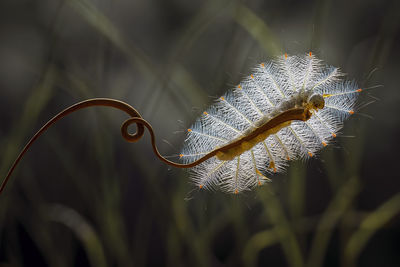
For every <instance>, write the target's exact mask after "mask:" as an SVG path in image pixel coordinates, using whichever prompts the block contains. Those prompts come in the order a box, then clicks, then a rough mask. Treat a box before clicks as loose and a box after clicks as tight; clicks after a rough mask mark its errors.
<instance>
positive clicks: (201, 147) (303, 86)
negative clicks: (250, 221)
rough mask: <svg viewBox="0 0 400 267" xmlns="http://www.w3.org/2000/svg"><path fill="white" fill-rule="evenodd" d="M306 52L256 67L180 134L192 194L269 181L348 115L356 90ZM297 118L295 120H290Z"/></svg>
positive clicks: (310, 150)
mask: <svg viewBox="0 0 400 267" xmlns="http://www.w3.org/2000/svg"><path fill="white" fill-rule="evenodd" d="M341 76H343V75H342V74H341V72H340V71H339V69H338V68H336V67H332V66H327V65H325V64H324V63H323V62H322V61H321V60H319V59H317V58H316V57H315V56H314V55H313V54H312V53H311V52H310V53H308V54H306V55H298V56H288V55H287V54H285V55H282V56H280V57H277V58H276V59H274V60H272V61H270V62H268V63H261V64H259V65H258V66H257V67H256V68H255V69H254V71H253V73H252V74H251V75H250V76H249V77H247V78H245V79H244V80H243V81H242V82H240V84H239V85H238V86H237V87H235V88H233V89H231V90H229V91H227V92H226V93H225V94H224V95H223V96H221V97H220V98H219V99H218V100H217V101H216V103H215V104H213V105H212V106H210V107H209V108H208V109H207V110H206V111H204V113H203V114H202V116H200V117H199V118H198V119H197V120H196V121H195V123H194V124H193V125H192V126H191V127H190V128H189V129H188V130H187V138H186V139H185V142H184V147H183V150H182V152H181V154H180V155H179V157H180V159H181V160H182V161H183V162H184V163H191V162H193V161H196V160H198V159H199V158H201V157H203V156H204V155H206V154H208V153H210V152H213V151H214V152H216V153H215V156H214V157H212V158H210V159H208V160H206V161H204V162H202V163H200V164H199V165H197V166H195V167H193V168H191V169H190V173H191V178H192V180H193V182H194V183H195V184H196V185H197V186H198V187H199V188H207V189H220V190H222V191H225V192H229V193H239V192H241V191H244V190H250V189H252V188H254V187H255V186H259V185H262V184H264V183H265V182H268V181H270V179H269V178H268V176H269V175H270V174H273V173H276V172H281V171H283V170H285V168H286V167H287V166H288V161H290V160H293V159H299V158H307V157H312V156H313V155H315V153H316V152H317V151H319V150H320V149H321V148H322V147H324V146H327V145H328V144H329V142H331V140H332V139H333V138H335V137H336V135H337V133H338V131H339V130H340V129H341V128H342V126H343V121H344V120H345V119H346V118H347V117H348V116H349V115H351V114H353V113H354V106H355V102H356V99H357V94H358V93H359V92H361V91H362V90H361V89H359V88H358V87H357V85H356V83H355V82H352V81H345V80H343V79H341ZM296 110H301V111H302V112H303V111H304V112H303V114H302V116H301V119H292V117H291V114H292V113H295V112H297V111H296Z"/></svg>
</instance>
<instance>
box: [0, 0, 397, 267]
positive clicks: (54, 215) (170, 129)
mask: <svg viewBox="0 0 400 267" xmlns="http://www.w3.org/2000/svg"><path fill="white" fill-rule="evenodd" d="M399 14H400V4H399V2H398V1H396V0H392V1H389V0H387V1H379V0H367V1H333V0H315V1H311V0H310V1H279V0H274V1H261V0H248V1H238V0H208V1H200V0H193V1H192V0H190V1H189V0H150V1H146V0H131V1H130V0H117V1H111V0H108V1H107V0H1V2H0V121H1V124H0V155H1V157H0V158H1V160H0V176H1V177H4V176H5V174H6V172H7V170H8V168H9V167H10V165H11V163H12V162H13V160H14V159H15V157H16V156H17V154H18V152H19V150H20V149H21V148H22V147H23V145H24V144H25V143H26V142H27V140H28V139H29V138H30V137H31V136H32V135H33V134H34V132H35V131H36V130H37V129H39V128H40V127H41V125H43V124H44V123H45V122H46V121H47V120H48V119H50V118H51V117H52V116H53V115H54V114H56V113H57V112H59V111H60V110H62V109H63V108H65V107H67V106H69V105H71V104H73V103H76V102H79V101H81V100H84V99H87V98H93V97H110V98H115V99H120V100H123V101H126V102H128V103H130V104H131V105H132V106H134V107H135V108H137V109H138V110H139V111H140V112H141V114H142V115H143V117H144V118H145V119H146V120H148V121H149V122H150V123H151V124H152V125H153V127H154V130H155V132H156V135H157V137H158V146H159V149H160V150H161V151H162V154H163V155H168V156H172V157H171V159H173V160H177V157H176V155H178V154H179V151H180V149H181V145H182V143H183V140H184V138H185V132H184V130H185V129H186V128H187V127H189V126H190V125H191V123H193V121H194V120H195V119H196V117H197V116H198V115H199V114H201V112H202V111H203V110H204V109H205V108H206V107H207V106H208V105H210V104H211V103H212V102H213V101H214V99H215V98H216V97H218V96H220V95H221V94H223V93H224V92H225V91H226V90H228V89H229V88H230V87H232V86H233V85H235V84H237V83H238V82H239V81H240V80H241V79H242V78H243V77H244V76H245V75H248V74H249V73H250V71H251V68H252V67H253V66H254V65H255V64H257V63H260V62H262V61H266V60H269V59H270V58H272V57H273V56H275V55H279V54H281V53H284V52H287V53H288V54H302V53H306V52H308V51H312V52H313V53H314V54H315V55H317V56H318V57H319V58H321V59H323V60H324V61H325V62H327V63H328V64H330V65H333V66H339V67H340V68H341V69H342V71H343V72H345V73H347V78H348V79H354V80H356V81H357V82H358V83H359V85H360V87H362V88H366V87H371V86H377V85H383V87H378V88H375V89H371V90H368V91H366V92H365V93H363V96H362V97H361V101H360V103H361V104H363V103H370V102H371V101H373V103H371V104H369V105H367V106H366V107H364V108H362V109H361V110H360V112H359V113H357V114H355V115H354V116H352V117H351V118H350V120H348V121H347V122H346V124H345V128H344V129H343V133H342V136H341V137H338V138H337V139H336V142H335V144H334V145H331V146H329V147H328V148H326V149H324V150H323V151H321V153H320V154H319V155H318V156H317V157H314V158H312V159H310V160H308V161H305V162H301V161H296V162H292V163H291V166H290V168H289V169H288V170H287V172H286V173H284V174H282V175H277V176H274V177H272V179H273V182H272V183H271V184H269V185H267V186H264V187H262V188H258V189H256V190H254V191H253V192H246V193H243V194H240V195H227V194H223V193H220V192H207V191H204V190H198V189H196V188H195V187H194V186H193V185H191V184H190V181H189V179H188V174H187V172H186V171H184V170H179V169H174V168H170V167H167V166H165V165H164V164H162V163H161V162H159V161H158V160H156V158H155V156H154V155H153V154H152V151H151V147H150V143H149V141H150V140H149V137H148V136H147V135H145V137H144V138H143V139H142V140H141V141H140V142H139V143H136V144H129V143H126V142H125V141H124V140H123V139H122V138H121V136H120V134H119V127H120V125H121V123H122V122H123V121H124V120H125V119H126V116H125V115H124V114H121V112H119V111H113V110H109V109H107V108H93V109H91V110H84V111H79V112H78V113H75V114H73V115H71V116H69V117H68V118H66V119H64V120H63V121H61V122H59V123H58V124H56V125H55V126H54V127H52V128H51V129H50V130H49V131H48V132H46V134H45V135H44V136H42V137H41V138H40V139H39V140H38V141H37V142H36V143H35V145H34V146H33V147H32V149H31V150H30V151H29V152H28V153H27V155H26V157H25V158H24V159H23V161H22V162H21V163H20V165H19V166H18V168H17V171H16V172H15V173H14V175H13V177H12V178H11V181H10V183H9V185H8V187H7V188H6V190H5V192H4V193H3V195H1V196H0V266H60V267H63V266H96V267H97V266H193V267H194V266H293V267H295V266H296V267H297V266H400V254H399V253H398V252H399V251H400V245H399V240H400V228H399V226H400V218H399V214H400V181H399V178H400V177H399V174H398V173H399V172H398V168H397V167H398V165H399V156H398V155H399V151H400V145H399V141H398V140H399V136H400V123H399V122H400V116H399V114H400V105H399V103H400V90H399V86H398V85H399V71H400V64H399V60H400V52H399V48H400V43H399V41H400V34H399V24H400V15H399ZM132 130H134V129H132Z"/></svg>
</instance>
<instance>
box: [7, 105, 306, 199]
mask: <svg viewBox="0 0 400 267" xmlns="http://www.w3.org/2000/svg"><path fill="white" fill-rule="evenodd" d="M95 106H103V107H112V108H115V109H119V110H121V111H124V112H125V113H127V114H128V115H129V116H131V118H129V119H127V120H126V121H125V122H124V123H123V124H122V126H121V135H122V137H123V138H124V139H125V140H126V141H127V142H131V143H135V142H137V141H139V140H140V138H142V136H143V134H144V128H145V127H146V128H147V130H148V131H149V133H150V136H151V145H152V148H153V152H154V154H155V155H156V156H157V157H158V158H159V159H160V160H161V161H162V162H164V163H166V164H168V165H171V166H173V167H177V168H192V167H194V166H196V165H198V164H200V163H202V162H204V161H206V160H207V159H209V158H212V157H214V156H215V155H217V152H225V151H228V150H229V149H231V148H233V147H236V146H240V145H241V144H242V143H243V142H246V141H248V140H251V139H252V138H254V137H255V136H256V135H258V134H260V133H261V132H263V131H267V130H268V129H272V128H274V127H276V126H277V125H279V124H281V123H284V122H287V121H292V120H302V121H306V120H308V119H309V117H310V115H311V114H310V113H309V111H308V110H307V109H304V108H296V109H291V110H288V111H286V112H283V113H281V114H280V115H279V116H276V117H274V118H273V119H271V120H270V121H268V122H267V123H265V124H264V125H263V126H261V127H259V128H258V129H257V130H256V131H254V132H253V133H252V134H250V135H246V136H244V137H243V138H240V139H237V140H236V141H233V142H231V143H228V144H227V145H224V146H221V147H219V148H216V149H215V150H213V151H211V152H209V153H208V154H206V155H204V156H203V157H201V158H199V159H198V160H196V161H194V162H191V163H188V164H181V163H176V162H173V161H170V160H168V159H166V158H165V157H163V156H162V155H161V154H160V152H159V151H158V149H157V145H156V138H155V134H154V131H153V127H152V126H151V125H150V123H148V122H147V121H146V120H144V119H143V118H142V116H141V115H140V114H139V112H138V111H137V110H136V109H135V108H133V107H132V106H131V105H129V104H127V103H125V102H123V101H119V100H116V99H111V98H93V99H88V100H84V101H82V102H79V103H76V104H74V105H72V106H70V107H68V108H66V109H64V110H63V111H61V112H60V113H58V114H57V115H55V116H54V117H53V118H52V119H50V120H49V121H48V122H47V123H46V124H45V125H43V126H42V128H40V129H39V131H37V132H36V133H35V135H34V136H33V137H32V138H31V139H30V140H29V142H28V143H27V144H26V145H25V147H24V148H23V149H22V151H21V152H20V154H19V155H18V157H17V158H16V159H15V161H14V163H13V165H12V166H11V168H10V170H9V171H8V173H7V176H6V177H5V178H4V180H3V182H2V184H1V186H0V194H1V193H2V192H3V190H4V188H5V186H6V185H7V182H8V181H9V179H10V177H11V175H12V173H13V171H14V170H15V168H16V167H17V165H18V163H19V162H20V161H21V159H22V157H23V156H24V155H25V153H26V152H27V151H28V149H29V148H30V147H31V146H32V144H33V143H34V142H35V141H36V140H37V139H38V138H39V136H41V135H42V134H43V133H44V132H45V131H46V130H47V129H48V128H49V127H50V126H51V125H53V124H54V123H56V122H57V121H59V120H60V119H62V118H64V117H65V116H67V115H69V114H71V113H73V112H75V111H78V110H81V109H84V108H88V107H95ZM132 124H136V132H135V133H133V134H132V133H129V131H128V128H129V126H130V125H132Z"/></svg>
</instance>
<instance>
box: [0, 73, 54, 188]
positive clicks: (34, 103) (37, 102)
mask: <svg viewBox="0 0 400 267" xmlns="http://www.w3.org/2000/svg"><path fill="white" fill-rule="evenodd" d="M55 80H56V72H55V70H54V67H53V66H49V67H48V69H47V70H46V71H45V73H44V75H43V78H42V81H41V82H40V84H39V85H38V86H37V87H36V88H34V89H33V90H32V94H31V95H30V96H29V97H28V98H27V100H26V102H25V104H24V105H21V106H22V107H24V108H23V111H22V115H21V116H20V119H19V120H18V121H17V122H16V123H15V126H14V127H13V129H12V130H11V131H10V133H9V135H8V137H7V138H4V141H3V142H2V143H1V145H0V147H2V148H4V149H2V151H3V152H2V161H1V165H0V173H1V175H2V176H3V175H5V173H6V171H7V170H8V168H10V166H11V163H12V161H13V160H14V159H15V158H16V157H17V153H18V152H19V151H20V150H21V149H22V147H23V145H24V142H26V141H27V140H25V138H26V136H27V135H32V134H33V133H34V130H32V128H33V127H34V125H35V122H36V120H37V118H38V116H39V114H40V113H41V112H42V110H43V109H44V107H46V106H47V104H48V102H49V101H50V99H51V97H52V95H53V90H52V89H53V85H54V83H55ZM1 178H3V177H1ZM11 180H12V179H11Z"/></svg>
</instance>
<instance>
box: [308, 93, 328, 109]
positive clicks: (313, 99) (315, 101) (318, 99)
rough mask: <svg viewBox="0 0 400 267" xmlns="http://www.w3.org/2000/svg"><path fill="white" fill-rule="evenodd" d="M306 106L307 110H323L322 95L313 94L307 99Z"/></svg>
mask: <svg viewBox="0 0 400 267" xmlns="http://www.w3.org/2000/svg"><path fill="white" fill-rule="evenodd" d="M307 104H308V108H309V109H315V110H318V109H323V108H324V106H325V100H324V97H323V96H322V95H319V94H313V95H311V96H310V97H309V98H308V100H307Z"/></svg>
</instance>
